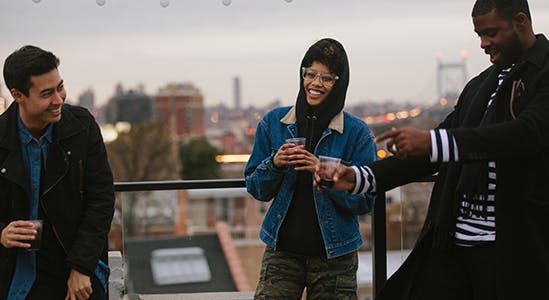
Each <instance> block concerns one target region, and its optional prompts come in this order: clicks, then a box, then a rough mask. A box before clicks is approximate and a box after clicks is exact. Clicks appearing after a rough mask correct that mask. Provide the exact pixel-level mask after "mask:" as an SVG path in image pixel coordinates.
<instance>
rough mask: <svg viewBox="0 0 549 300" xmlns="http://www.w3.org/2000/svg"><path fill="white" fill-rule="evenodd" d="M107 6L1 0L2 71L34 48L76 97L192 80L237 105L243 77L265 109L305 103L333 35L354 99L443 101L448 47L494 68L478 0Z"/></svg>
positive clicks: (452, 57) (137, 0) (247, 91)
mask: <svg viewBox="0 0 549 300" xmlns="http://www.w3.org/2000/svg"><path fill="white" fill-rule="evenodd" d="M34 1H36V2H39V3H35V2H34ZM98 1H99V2H100V1H102V0H98ZM105 1H106V4H105V5H103V6H99V5H98V4H97V3H96V0H0V59H1V64H2V66H3V61H4V59H5V58H6V57H7V56H8V55H9V54H10V53H11V52H12V51H13V50H15V49H17V48H19V47H21V46H23V45H26V44H34V45H36V46H39V47H42V48H44V49H48V50H51V51H53V52H54V53H56V54H57V55H58V56H59V57H60V59H61V67H60V71H61V75H62V77H63V78H64V79H65V82H66V87H67V90H68V92H69V98H70V100H71V101H72V100H76V99H77V97H78V95H79V94H80V93H81V92H82V91H83V90H85V89H87V88H92V89H93V90H94V91H95V94H96V101H97V102H99V104H102V103H104V102H105V101H106V100H107V99H108V98H109V97H110V96H111V95H112V94H113V91H114V86H115V84H116V83H118V82H120V83H122V84H123V86H124V87H125V88H133V87H136V86H137V85H138V84H144V85H145V88H146V91H147V92H148V93H149V94H154V93H156V91H157V90H158V88H159V87H161V86H163V85H165V84H166V83H168V82H192V83H194V84H195V85H196V86H197V87H198V88H199V89H200V90H201V91H202V93H203V95H204V98H205V103H206V105H215V104H218V103H221V102H224V103H227V104H229V105H232V103H233V91H232V87H233V83H232V82H233V78H234V77H235V76H239V77H240V79H241V84H242V104H243V105H244V106H248V105H256V106H261V105H264V104H267V103H269V102H271V101H272V100H274V99H280V100H281V101H282V103H283V104H287V105H290V104H293V103H294V101H295V96H296V94H297V90H298V83H299V78H298V76H299V74H298V69H299V64H300V62H301V59H302V57H303V55H304V53H305V51H306V49H307V48H308V47H309V46H310V45H311V44H312V43H314V42H315V41H316V40H318V39H320V38H323V37H332V38H335V39H337V40H339V41H340V42H341V43H342V44H343V45H344V46H345V48H346V50H347V53H348V55H349V61H350V65H351V83H350V86H349V92H348V97H347V103H348V104H356V103H358V102H360V101H365V100H373V101H383V100H387V99H394V100H396V101H411V102H416V103H424V104H426V103H430V102H434V101H436V64H437V62H436V59H435V53H436V52H439V51H440V52H442V53H443V57H442V60H443V61H445V62H453V61H460V60H461V57H460V52H461V51H462V50H466V51H467V52H468V53H469V56H468V59H467V68H468V71H469V77H471V76H473V75H475V74H476V73H478V72H479V71H481V70H482V69H484V68H486V67H487V66H488V65H489V62H488V58H487V57H486V56H485V55H484V54H483V52H482V51H481V50H480V49H479V40H478V38H477V37H476V35H475V33H474V32H473V26H472V22H471V17H470V13H471V7H472V5H473V3H474V1H473V0H331V1H330V0H293V1H290V0H287V1H290V2H287V1H286V0H232V1H231V2H232V3H231V4H230V5H228V6H225V5H223V3H222V0H169V5H168V6H167V7H165V8H164V7H162V6H161V5H160V0H105ZM164 1H167V0H164ZM227 1H228V0H227ZM530 8H531V10H532V15H533V18H534V29H535V31H536V32H547V33H549V1H547V0H530ZM2 86H3V81H2ZM2 92H3V94H4V95H5V96H7V93H6V90H5V88H4V87H3V91H2Z"/></svg>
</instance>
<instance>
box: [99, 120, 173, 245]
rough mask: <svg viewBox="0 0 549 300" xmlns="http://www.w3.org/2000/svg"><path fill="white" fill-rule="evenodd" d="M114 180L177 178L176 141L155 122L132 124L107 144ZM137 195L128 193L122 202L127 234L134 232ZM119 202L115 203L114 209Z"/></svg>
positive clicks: (130, 234) (118, 207)
mask: <svg viewBox="0 0 549 300" xmlns="http://www.w3.org/2000/svg"><path fill="white" fill-rule="evenodd" d="M106 148H107V154H108V156H109V162H110V165H111V169H112V172H113V176H114V180H115V181H149V180H168V179H172V180H173V179H177V177H178V160H177V156H176V151H175V144H174V142H172V140H171V139H170V138H169V137H168V136H167V135H166V134H165V133H164V130H163V129H162V127H161V126H160V125H159V124H157V123H142V124H134V125H132V127H131V129H130V130H129V131H128V132H123V133H120V134H119V135H118V137H117V139H116V140H114V141H112V142H110V143H108V144H107V145H106ZM136 204H137V194H136V193H135V192H129V193H128V199H127V200H126V201H125V203H124V208H125V209H124V214H123V215H122V217H123V219H124V224H126V226H125V228H126V232H127V234H128V235H129V236H132V235H133V233H134V226H135V220H134V209H135V206H136ZM121 207H122V205H121V204H120V203H118V204H117V210H120V209H121Z"/></svg>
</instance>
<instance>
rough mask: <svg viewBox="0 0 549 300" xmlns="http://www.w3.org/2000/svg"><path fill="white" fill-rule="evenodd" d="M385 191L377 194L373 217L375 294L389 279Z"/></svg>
mask: <svg viewBox="0 0 549 300" xmlns="http://www.w3.org/2000/svg"><path fill="white" fill-rule="evenodd" d="M385 211H386V207H385V193H380V194H378V195H377V198H376V201H375V206H374V214H373V219H372V239H373V247H372V265H373V277H374V278H373V281H372V282H373V296H374V297H375V296H376V295H377V293H378V292H379V291H380V290H381V288H382V287H383V285H385V281H386V280H387V225H386V213H385Z"/></svg>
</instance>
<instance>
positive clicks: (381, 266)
mask: <svg viewBox="0 0 549 300" xmlns="http://www.w3.org/2000/svg"><path fill="white" fill-rule="evenodd" d="M242 187H246V182H245V181H244V179H212V180H174V181H142V182H115V183H114V188H115V191H117V192H137V191H158V190H190V189H216V188H242ZM385 211H386V209H385V194H384V193H382V194H380V195H378V198H377V200H376V202H375V206H374V211H373V217H372V240H373V241H372V243H373V245H372V265H373V278H372V283H373V294H374V295H376V294H377V292H378V291H379V290H381V288H382V287H383V285H384V284H385V281H386V280H387V229H386V225H385V224H386V214H385Z"/></svg>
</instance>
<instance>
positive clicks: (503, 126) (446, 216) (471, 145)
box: [371, 35, 549, 300]
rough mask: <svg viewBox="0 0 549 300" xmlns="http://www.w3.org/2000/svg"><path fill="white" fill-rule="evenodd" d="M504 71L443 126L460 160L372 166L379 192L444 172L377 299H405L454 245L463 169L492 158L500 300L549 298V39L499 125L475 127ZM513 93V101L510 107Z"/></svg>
mask: <svg viewBox="0 0 549 300" xmlns="http://www.w3.org/2000/svg"><path fill="white" fill-rule="evenodd" d="M499 71H500V69H498V68H497V67H496V66H491V67H490V68H488V69H487V70H485V71H484V72H482V73H481V74H480V75H478V76H477V77H475V78H473V79H472V80H471V81H470V82H469V83H468V84H467V86H466V87H465V89H464V90H463V92H462V94H461V95H460V98H459V101H458V104H457V105H456V107H455V109H454V111H453V112H452V113H451V114H450V115H448V117H447V118H446V119H445V120H444V121H443V122H442V123H441V124H440V126H439V127H440V128H449V129H450V130H451V131H452V133H453V134H454V137H455V139H456V142H457V145H458V149H459V160H460V162H457V163H443V164H441V165H439V166H437V165H434V164H431V163H430V162H429V161H428V159H426V158H414V159H408V160H398V159H395V158H391V159H387V160H383V161H378V162H375V163H373V165H372V166H371V167H372V170H373V172H374V174H375V175H376V183H377V189H378V191H385V190H388V189H391V188H394V187H396V186H400V185H402V184H405V183H408V182H411V181H414V180H418V179H420V178H422V177H424V176H427V175H429V174H432V173H433V172H436V171H438V172H439V174H438V179H437V181H436V183H435V186H434V188H433V192H432V195H431V202H430V204H429V211H428V214H427V218H426V220H425V224H424V227H423V230H422V232H421V234H420V237H419V238H418V241H417V243H416V245H415V247H414V249H413V251H412V253H411V254H410V256H409V257H408V259H406V261H405V262H404V264H403V265H402V266H401V267H400V269H399V270H398V271H397V272H396V273H395V274H394V275H393V276H392V277H391V278H390V279H389V280H388V282H387V284H386V285H385V287H384V288H383V289H382V290H381V291H380V293H379V294H378V297H377V298H376V299H378V300H385V299H391V300H395V299H396V300H398V299H408V298H409V293H410V290H411V288H412V283H413V278H414V276H415V275H416V274H417V271H418V269H419V268H421V267H422V265H423V264H422V261H424V259H425V257H426V255H428V253H429V251H433V249H441V250H440V251H444V250H443V249H444V247H443V245H445V244H446V245H447V244H449V243H452V242H453V237H452V234H453V232H454V228H455V222H456V211H457V210H456V208H457V201H456V195H455V193H456V184H457V180H458V178H459V174H460V170H461V165H462V164H463V163H466V162H468V161H478V160H493V161H495V162H496V165H497V185H496V189H497V190H496V242H495V249H496V256H497V257H496V259H497V267H498V270H497V274H498V277H497V289H498V291H497V293H498V299H500V300H511V299H549V191H548V190H547V189H546V186H545V185H546V184H547V183H548V182H549V42H548V41H547V39H546V38H545V37H544V36H543V35H538V36H537V41H536V43H535V44H534V46H533V47H532V48H531V49H529V50H528V51H527V53H526V54H525V55H524V56H523V57H522V59H520V60H519V61H518V62H517V63H516V65H515V66H514V67H513V70H512V71H511V73H510V74H509V75H508V76H509V77H508V78H507V79H506V80H505V82H504V83H503V85H502V86H501V88H500V90H499V92H498V94H497V96H496V100H495V101H496V102H495V104H496V119H497V121H496V124H493V125H490V126H487V127H482V128H481V127H478V124H479V122H480V119H481V118H482V115H483V113H484V111H485V109H486V104H487V101H488V99H489V97H490V94H491V93H493V92H494V90H495V88H496V85H497V76H498V73H499ZM519 80H520V81H522V82H523V83H524V90H522V89H520V90H515V91H514V92H513V90H512V85H513V82H518V81H519ZM511 93H514V96H515V97H514V100H513V104H512V108H511V105H510V100H511ZM511 111H512V112H513V114H514V116H515V117H516V119H515V118H514V117H513V114H512V113H511ZM435 251H436V250H435ZM443 298H444V295H441V299H443Z"/></svg>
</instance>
